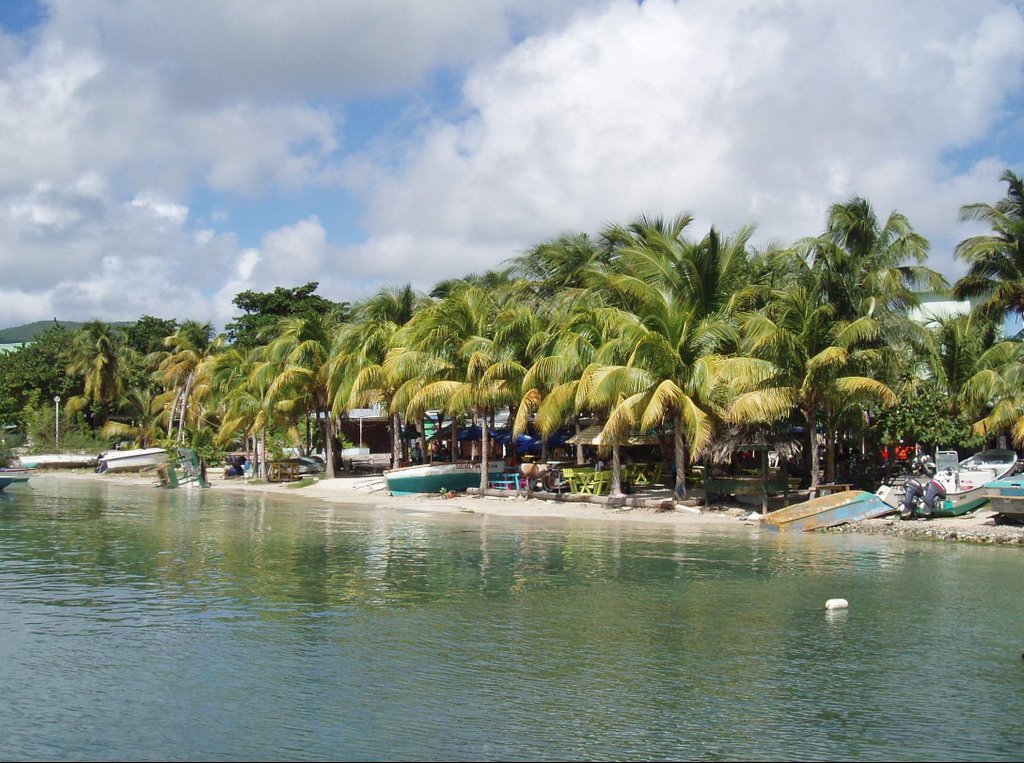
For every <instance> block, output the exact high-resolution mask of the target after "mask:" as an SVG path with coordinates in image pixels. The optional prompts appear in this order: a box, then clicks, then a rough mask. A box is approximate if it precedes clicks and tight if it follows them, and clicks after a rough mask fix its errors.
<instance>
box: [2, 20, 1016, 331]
mask: <svg viewBox="0 0 1024 763" xmlns="http://www.w3.org/2000/svg"><path fill="white" fill-rule="evenodd" d="M0 27H2V29H3V34H0V120H2V122H3V129H4V134H5V136H6V139H5V141H4V143H3V145H0V326H5V325H15V324H19V323H23V322H27V321H31V320H38V319H43V318H52V317H60V318H63V319H67V320H84V319H88V318H92V317H99V318H103V319H108V320H129V319H133V318H136V317H138V316H139V315H142V314H150V315H158V316H161V317H175V318H179V319H184V318H197V319H200V320H211V321H213V322H214V323H216V324H218V325H223V324H224V323H225V322H226V321H227V320H230V318H231V316H232V315H233V314H234V313H235V309H234V307H233V306H232V304H231V299H232V297H233V296H234V295H235V294H237V293H238V292H239V291H242V290H245V289H258V290H268V289H271V288H273V287H275V286H294V285H299V284H302V283H306V282H307V281H311V280H316V281H319V282H320V284H321V286H320V293H321V294H323V295H324V296H327V297H330V298H333V299H339V300H357V299H360V298H363V297H365V296H369V295H370V294H372V293H374V292H375V291H377V290H378V289H380V288H382V287H387V286H396V285H401V284H404V283H406V282H409V283H412V284H413V285H414V286H415V287H417V288H421V289H429V288H430V286H432V285H433V284H434V283H436V282H437V281H440V280H442V279H446V278H451V277H457V276H460V275H465V274H466V273H469V272H477V271H482V270H485V269H487V268H492V267H497V266H499V265H500V264H501V263H502V262H504V261H506V260H507V259H509V258H511V257H515V256H517V255H519V254H521V253H522V252H523V251H524V250H526V249H527V248H529V247H530V246H532V245H534V244H536V243H539V242H540V241H543V240H544V239H546V238H549V237H552V236H556V235H558V234H560V233H562V232H565V231H570V230H573V231H586V232H589V233H592V234H594V233H598V232H599V231H600V230H601V229H602V228H603V227H604V226H605V225H606V224H608V223H612V222H628V221H629V220H631V219H633V218H634V217H636V216H637V215H639V214H641V213H643V214H646V215H648V216H650V215H666V216H674V215H677V214H679V213H682V212H690V213H692V214H693V215H694V217H695V222H694V224H693V226H692V228H691V232H692V234H693V235H694V236H695V237H699V236H703V235H704V233H705V232H706V231H707V228H708V227H709V226H710V225H712V224H713V225H715V226H716V227H718V228H719V229H721V230H724V231H727V232H731V231H734V230H736V229H738V228H739V227H741V226H743V225H747V224H753V225H755V226H756V231H757V232H756V234H755V237H754V240H755V241H756V242H758V243H759V244H767V243H768V242H780V243H789V242H792V241H794V240H796V239H798V238H801V237H803V236H808V235H814V234H816V233H818V232H820V231H821V229H822V226H823V224H824V220H825V215H826V213H827V210H828V207H829V205H830V204H833V203H835V202H838V201H844V200H846V199H848V198H850V197H852V196H854V195H860V196H864V197H865V198H867V199H868V200H869V201H870V202H871V203H872V205H873V206H874V208H875V210H876V211H877V212H878V214H879V215H880V216H882V217H884V216H885V215H887V214H888V213H889V212H891V211H892V210H899V211H900V212H902V213H904V214H905V215H907V216H908V217H909V219H910V221H911V223H912V224H913V225H914V227H915V228H916V229H917V230H918V231H920V232H921V233H923V234H924V235H925V236H927V238H928V239H929V240H930V241H931V243H932V254H931V258H930V260H929V264H930V265H931V266H932V267H934V268H935V269H936V270H939V271H940V272H942V273H943V274H944V275H945V276H946V277H947V278H948V279H950V280H954V279H955V278H956V277H957V276H959V275H960V274H961V273H962V264H961V263H958V262H956V261H955V260H954V258H953V255H952V253H953V249H954V247H955V245H956V243H957V242H958V241H960V240H962V239H963V238H965V237H967V236H968V235H973V234H974V233H978V232H981V231H980V229H979V228H978V227H977V226H976V225H972V224H965V223H961V222H959V220H958V216H957V212H958V210H959V207H960V206H961V205H963V204H967V203H972V202H978V201H985V202H994V201H996V200H997V199H998V198H1000V197H1001V196H1002V195H1003V193H1004V191H1005V188H1003V187H1001V186H1000V184H999V182H998V178H999V175H1000V174H1001V173H1002V171H1003V170H1004V169H1006V168H1011V169H1014V170H1015V171H1017V172H1022V171H1024V167H1022V164H1024V98H1022V84H1024V46H1021V45H1020V40H1021V39H1024V11H1022V8H1021V6H1020V4H1019V3H1016V2H1011V1H1007V0H977V1H976V2H973V3H969V4H968V3H963V2H960V0H945V1H940V2H930V1H929V2H926V1H925V0H907V1H906V2H902V3H899V4H896V5H893V4H891V3H888V2H883V1H882V0H863V2H858V3H855V4H851V3H842V2H831V1H829V0H735V2H730V3H721V2H717V1H715V0H689V1H688V2H671V1H670V0H647V2H644V3H642V4H638V3H636V2H633V0H582V1H581V0H446V1H445V2H444V3H436V4H435V3H429V4H428V3H410V2H399V1H398V0H348V1H347V2H345V3H328V2H322V0H287V1H283V0H218V2H215V3H210V2H202V1H200V0H180V1H179V2H175V3H167V2H165V1H164V0H132V1H131V2H115V1H114V0H61V1H59V2H47V3H32V2H29V3H24V2H5V1H0Z"/></svg>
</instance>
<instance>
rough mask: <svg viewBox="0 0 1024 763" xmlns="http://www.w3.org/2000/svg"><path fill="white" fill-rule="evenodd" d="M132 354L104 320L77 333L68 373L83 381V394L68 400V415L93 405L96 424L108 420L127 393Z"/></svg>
mask: <svg viewBox="0 0 1024 763" xmlns="http://www.w3.org/2000/svg"><path fill="white" fill-rule="evenodd" d="M130 352H131V350H130V349H129V348H128V347H127V345H126V343H125V341H124V336H123V334H122V333H121V332H120V331H117V330H116V329H114V328H112V327H111V326H110V324H108V323H104V322H103V321H99V320H92V321H89V322H88V323H86V324H85V325H84V326H82V328H81V329H79V330H78V331H77V332H76V333H75V335H74V336H73V337H72V340H71V348H70V351H69V362H68V365H67V373H68V374H69V375H70V376H77V377H80V378H82V380H83V382H84V391H83V393H82V394H81V395H76V396H75V397H73V398H71V399H70V400H69V401H68V405H67V413H68V415H71V414H73V413H75V412H77V411H80V410H82V409H84V408H86V407H88V406H90V405H91V406H92V407H93V410H94V411H95V412H96V416H97V419H98V420H97V422H96V423H100V424H102V422H103V421H105V420H106V417H107V411H108V410H109V409H110V407H111V406H112V405H114V404H115V403H116V402H117V401H118V400H120V398H121V396H122V395H123V394H124V390H125V381H124V373H123V371H124V368H125V365H124V360H125V358H126V357H127V356H128V354H129V353H130Z"/></svg>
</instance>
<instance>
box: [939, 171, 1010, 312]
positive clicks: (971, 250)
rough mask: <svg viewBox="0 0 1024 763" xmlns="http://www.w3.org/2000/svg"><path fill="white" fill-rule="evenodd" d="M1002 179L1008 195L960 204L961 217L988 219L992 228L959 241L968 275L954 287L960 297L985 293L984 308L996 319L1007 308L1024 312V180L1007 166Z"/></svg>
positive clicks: (958, 249)
mask: <svg viewBox="0 0 1024 763" xmlns="http://www.w3.org/2000/svg"><path fill="white" fill-rule="evenodd" d="M1000 181H1002V182H1004V183H1006V184H1007V186H1008V187H1007V191H1006V197H1005V198H1003V199H1001V200H999V201H998V202H996V203H995V204H968V205H966V206H963V207H961V208H960V219H961V220H978V221H980V222H984V223H987V224H988V225H989V226H990V227H991V228H992V232H991V233H989V234H986V235H979V236H972V237H971V238H968V239H965V240H963V241H961V242H960V243H959V244H958V245H957V247H956V256H957V258H959V259H961V260H964V261H965V262H966V263H967V275H965V276H964V277H963V278H961V279H960V280H959V281H957V282H956V284H955V285H954V287H953V294H954V295H955V296H956V297H957V298H958V299H966V298H970V297H984V298H985V300H986V301H985V307H984V309H985V311H986V312H987V313H988V314H989V315H990V316H991V317H993V318H997V319H999V318H1002V316H1003V315H1004V314H1006V313H1008V312H1012V313H1016V314H1018V315H1022V316H1024V180H1022V179H1021V178H1020V176H1018V175H1015V174H1014V173H1013V172H1011V171H1010V170H1006V171H1004V172H1003V174H1002V176H1001V177H1000Z"/></svg>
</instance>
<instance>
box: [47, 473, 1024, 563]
mask: <svg viewBox="0 0 1024 763" xmlns="http://www.w3.org/2000/svg"><path fill="white" fill-rule="evenodd" d="M32 479H33V480H51V479H55V480H99V481H102V482H107V483H113V484H124V485H137V486H140V487H141V486H144V487H147V488H153V486H154V478H153V477H152V476H147V475H140V474H133V473H127V474H109V473H108V474H95V473H94V472H91V471H82V470H62V471H43V472H38V473H36V474H34V475H33V477H32ZM210 485H211V487H210V489H211V490H215V491H218V492H232V493H247V492H258V493H265V494H268V495H280V496H283V497H288V498H313V499H316V500H322V501H327V502H331V503H335V504H352V505H361V506H380V507H386V508H390V509H395V510H407V511H420V512H423V511H427V512H436V513H450V514H454V513H459V512H462V513H475V514H483V515H493V516H501V517H524V518H526V517H554V518H562V519H583V520H591V521H614V522H630V523H639V524H645V525H676V526H688V527H693V528H702V527H705V528H716V529H722V530H728V529H734V530H740V531H745V532H749V531H750V530H751V529H752V528H754V529H760V521H759V515H758V510H759V509H758V508H757V507H752V506H750V505H749V504H742V503H733V504H723V505H715V506H712V507H710V508H709V509H708V508H705V507H703V506H701V505H700V503H699V501H696V500H691V501H688V502H686V503H685V504H672V503H671V502H664V503H663V505H664V506H667V507H669V508H668V509H667V510H665V509H664V508H657V507H650V506H635V507H631V506H610V505H605V504H602V503H589V502H566V501H558V500H546V499H544V498H539V497H533V498H527V497H526V496H525V494H519V495H516V494H514V493H512V494H509V495H507V496H505V495H501V496H498V495H486V496H479V495H475V494H473V493H459V494H457V495H456V496H455V497H454V498H445V497H442V496H441V495H432V494H428V495H412V496H392V495H391V494H390V493H388V492H387V491H386V490H385V489H384V482H383V478H381V477H379V476H377V477H352V476H341V477H338V478H335V479H330V480H329V479H320V480H317V481H316V482H313V483H312V484H305V485H303V484H301V483H294V484H289V483H271V484H267V483H263V482H246V481H245V480H244V479H241V478H236V479H231V480H226V479H224V478H223V477H222V476H221V475H220V474H219V473H217V472H216V471H215V470H211V473H210ZM180 489H189V488H180ZM791 498H792V497H791ZM798 500H800V498H799V497H797V498H795V499H792V500H791V503H792V502H795V501H798ZM656 503H659V502H656ZM762 531H763V532H769V531H768V530H767V529H764V530H762ZM823 532H829V533H864V534H872V535H893V536H899V537H905V538H918V539H924V540H943V541H960V542H975V543H987V544H999V545H1007V544H1012V545H1024V527H1022V526H1020V525H1012V524H1000V523H999V522H997V520H996V515H995V514H994V512H991V511H986V510H984V509H982V510H979V511H976V512H974V513H972V514H969V515H966V516H963V517H950V518H936V519H929V520H923V521H901V520H899V519H898V518H895V517H893V516H888V517H883V518H880V519H871V520H866V521H863V522H857V523H855V524H852V525H842V526H840V527H836V528H831V529H829V530H826V531H823Z"/></svg>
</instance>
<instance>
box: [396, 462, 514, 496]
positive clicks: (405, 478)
mask: <svg viewBox="0 0 1024 763" xmlns="http://www.w3.org/2000/svg"><path fill="white" fill-rule="evenodd" d="M504 471H505V462H504V461H502V460H501V459H499V460H497V461H488V462H487V479H488V481H490V480H492V479H496V478H499V477H500V476H501V475H502V473H503V472H504ZM384 481H385V482H386V483H387V486H388V490H390V491H391V494H392V495H416V494H418V493H440V492H441V491H442V490H443V491H445V492H447V491H449V490H455V491H456V492H458V491H460V490H466V489H467V488H471V487H480V464H479V463H471V462H469V461H455V462H441V463H433V464H417V465H416V466H403V467H400V468H398V469H388V470H387V471H385V472H384Z"/></svg>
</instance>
